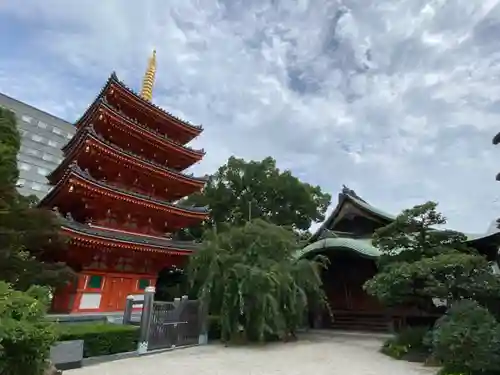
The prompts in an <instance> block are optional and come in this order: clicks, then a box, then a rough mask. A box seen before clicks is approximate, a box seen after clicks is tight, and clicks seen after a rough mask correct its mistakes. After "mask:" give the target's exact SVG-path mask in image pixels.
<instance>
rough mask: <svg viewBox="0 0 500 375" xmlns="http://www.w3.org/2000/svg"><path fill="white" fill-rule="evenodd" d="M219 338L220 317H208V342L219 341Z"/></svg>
mask: <svg viewBox="0 0 500 375" xmlns="http://www.w3.org/2000/svg"><path fill="white" fill-rule="evenodd" d="M220 338H221V326H220V317H218V316H215V315H209V316H208V339H209V340H220Z"/></svg>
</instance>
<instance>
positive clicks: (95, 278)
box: [87, 275, 102, 289]
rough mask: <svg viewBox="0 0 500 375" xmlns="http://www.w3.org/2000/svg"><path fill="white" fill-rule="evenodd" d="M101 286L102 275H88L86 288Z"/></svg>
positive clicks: (99, 287)
mask: <svg viewBox="0 0 500 375" xmlns="http://www.w3.org/2000/svg"><path fill="white" fill-rule="evenodd" d="M101 286H102V276H99V275H92V276H90V277H89V282H88V284H87V288H89V289H101Z"/></svg>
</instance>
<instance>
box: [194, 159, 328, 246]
mask: <svg viewBox="0 0 500 375" xmlns="http://www.w3.org/2000/svg"><path fill="white" fill-rule="evenodd" d="M330 200H331V196H330V195H329V194H326V193H323V192H322V191H321V188H320V187H319V186H312V185H310V184H307V183H304V182H301V181H300V180H299V179H298V178H297V177H295V176H294V175H292V173H291V172H290V171H288V170H285V171H280V170H279V169H278V168H277V166H276V161H275V160H274V159H273V158H271V157H267V158H265V159H264V160H262V161H245V160H243V159H238V158H235V157H234V156H233V157H230V158H229V160H228V161H227V163H226V164H225V165H223V166H221V167H220V168H219V169H218V171H217V172H216V173H215V174H214V175H213V176H211V177H210V178H209V180H208V182H207V184H206V186H205V188H204V190H203V191H202V192H201V193H199V194H194V195H192V196H190V197H189V198H188V199H187V202H188V203H189V204H195V205H199V206H208V207H209V208H210V215H211V216H210V219H209V220H208V222H207V223H206V224H205V229H206V227H214V226H215V227H217V228H218V230H221V229H222V226H223V224H229V225H241V224H243V223H245V222H247V221H249V220H251V219H255V218H261V219H264V220H266V221H268V222H270V223H273V224H276V225H280V226H285V227H289V228H291V229H292V230H294V231H296V232H297V233H301V234H303V233H304V232H305V231H307V229H309V227H310V226H311V224H312V223H313V222H318V221H323V220H324V218H325V212H326V209H327V208H328V206H329V205H330ZM202 232H203V230H202V228H192V229H190V234H191V236H193V237H195V238H200V236H201V234H202Z"/></svg>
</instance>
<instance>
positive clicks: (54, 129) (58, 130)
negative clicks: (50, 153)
mask: <svg viewBox="0 0 500 375" xmlns="http://www.w3.org/2000/svg"><path fill="white" fill-rule="evenodd" d="M52 132H53V133H54V134H58V135H61V134H62V132H61V129H59V128H56V127H55V126H54V127H53V128H52Z"/></svg>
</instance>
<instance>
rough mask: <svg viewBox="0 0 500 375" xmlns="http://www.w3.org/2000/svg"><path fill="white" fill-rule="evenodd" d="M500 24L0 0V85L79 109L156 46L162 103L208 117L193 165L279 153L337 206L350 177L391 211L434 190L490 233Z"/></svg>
mask: <svg viewBox="0 0 500 375" xmlns="http://www.w3.org/2000/svg"><path fill="white" fill-rule="evenodd" d="M21 4H22V5H21ZM124 4H126V5H124ZM140 4H143V5H140ZM499 35H500V1H499V0H481V1H471V0H376V1H375V0H282V1H280V0H218V1H217V0H198V1H196V0H193V1H190V0H169V1H162V0H142V1H127V2H125V1H123V0H106V1H97V0H86V1H76V0H44V1H39V0H22V1H21V0H2V1H1V2H0V49H1V51H2V54H1V55H0V91H1V92H3V93H5V94H7V95H10V96H13V97H15V98H17V99H19V100H21V101H24V102H27V103H28V104H31V105H34V106H36V107H39V108H40V109H43V110H45V111H47V112H50V113H53V114H55V115H57V116H60V117H62V118H64V119H66V120H69V121H74V120H75V119H77V118H78V117H79V115H80V114H81V113H82V112H83V111H84V110H85V108H86V107H87V106H88V105H89V104H90V103H91V101H92V100H93V99H94V97H95V96H96V95H97V93H98V91H99V90H100V88H101V86H102V85H103V84H104V83H105V81H106V79H107V78H108V77H109V75H110V73H111V72H112V71H113V70H114V71H116V72H117V74H118V76H119V78H120V79H122V80H123V81H125V82H126V83H127V84H128V85H129V86H131V87H132V88H134V89H138V87H139V85H140V83H141V80H142V75H143V73H144V69H145V67H146V63H147V59H148V57H149V55H150V53H151V50H152V49H153V48H156V49H157V58H158V73H157V79H158V81H157V85H156V87H155V97H154V102H155V103H156V104H158V105H160V106H162V107H163V108H165V109H167V110H169V111H171V112H172V113H174V114H176V115H177V116H180V117H183V118H185V119H187V120H189V121H191V122H194V123H201V124H203V126H204V128H205V131H204V133H203V135H202V136H201V137H199V139H197V140H196V141H194V143H193V144H192V145H193V146H196V147H204V148H205V149H206V151H207V156H206V158H205V159H204V161H203V162H202V163H200V164H199V165H197V166H195V171H196V172H197V173H210V172H213V171H214V170H215V169H216V168H217V167H218V166H219V165H220V164H222V163H224V162H225V160H227V158H228V157H229V156H230V155H236V156H238V157H243V158H247V159H250V158H252V159H261V158H264V157H266V156H268V155H271V156H273V157H275V158H276V159H277V161H278V164H279V166H280V168H287V169H291V170H292V171H293V173H294V174H296V175H297V176H299V177H300V178H301V179H303V180H304V181H307V182H309V183H312V184H318V185H320V186H321V187H322V188H323V189H324V190H325V191H327V192H329V193H331V194H332V195H333V201H334V203H335V202H336V196H337V193H338V191H339V190H340V188H341V186H342V184H346V185H348V186H349V187H350V188H352V189H354V190H356V192H357V193H358V194H359V195H361V196H362V197H364V198H365V199H366V200H367V201H369V202H370V203H372V204H373V205H376V206H378V207H380V208H382V209H384V210H385V211H388V212H391V213H397V212H398V211H399V210H400V209H402V208H405V207H408V206H411V205H414V204H417V203H421V202H424V201H427V200H435V201H438V202H439V203H440V208H441V210H442V211H443V212H444V213H445V214H446V215H447V217H448V218H449V226H450V227H453V228H456V229H459V230H464V231H469V232H471V231H476V232H484V231H485V230H486V229H487V227H488V225H489V223H490V221H491V220H493V219H494V218H496V217H500V183H497V182H495V175H496V173H497V172H499V171H500V146H499V147H497V148H495V147H494V146H493V145H492V144H491V139H492V137H493V136H494V135H495V134H496V133H497V132H498V131H500V38H499Z"/></svg>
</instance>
